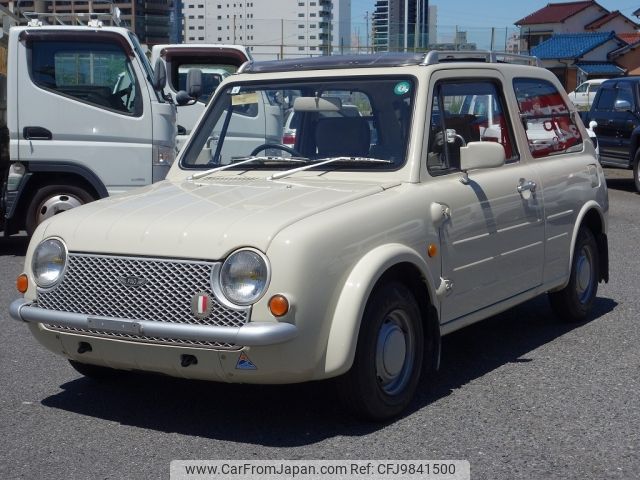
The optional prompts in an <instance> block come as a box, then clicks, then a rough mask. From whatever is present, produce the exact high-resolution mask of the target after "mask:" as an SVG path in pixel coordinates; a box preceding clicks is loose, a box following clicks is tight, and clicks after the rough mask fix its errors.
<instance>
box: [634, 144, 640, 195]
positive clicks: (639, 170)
mask: <svg viewBox="0 0 640 480" xmlns="http://www.w3.org/2000/svg"><path fill="white" fill-rule="evenodd" d="M633 181H634V183H635V184H636V192H638V193H640V150H638V151H637V152H636V158H635V160H634V161H633Z"/></svg>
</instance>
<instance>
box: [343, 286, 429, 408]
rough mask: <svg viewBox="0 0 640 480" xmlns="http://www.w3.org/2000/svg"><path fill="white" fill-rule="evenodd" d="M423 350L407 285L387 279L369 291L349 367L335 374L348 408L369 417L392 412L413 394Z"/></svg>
mask: <svg viewBox="0 0 640 480" xmlns="http://www.w3.org/2000/svg"><path fill="white" fill-rule="evenodd" d="M423 350H424V334H423V326H422V318H421V315H420V308H419V306H418V303H417V301H416V299H415V297H414V296H413V294H412V293H411V291H410V290H409V289H408V288H407V287H406V286H404V285H403V284H401V283H398V282H390V283H387V284H384V285H381V286H380V287H378V288H376V289H375V290H374V292H373V293H372V296H371V299H370V300H369V302H368V304H367V306H366V308H365V312H364V315H363V318H362V324H361V326H360V333H359V335H358V343H357V346H356V353H355V358H354V361H353V365H352V367H351V370H349V372H347V373H346V374H345V375H343V376H342V377H340V378H339V379H337V386H338V389H339V391H338V393H339V394H340V396H341V397H342V399H343V401H344V403H345V406H346V407H347V408H348V409H349V410H351V411H352V412H353V413H354V414H356V415H357V416H360V417H364V418H366V419H371V420H384V419H387V418H391V417H394V416H396V415H398V414H399V413H400V412H402V410H404V409H405V408H406V407H407V405H409V403H410V402H411V400H412V399H413V396H414V393H415V391H416V387H417V385H418V381H419V379H420V372H421V369H422V358H423Z"/></svg>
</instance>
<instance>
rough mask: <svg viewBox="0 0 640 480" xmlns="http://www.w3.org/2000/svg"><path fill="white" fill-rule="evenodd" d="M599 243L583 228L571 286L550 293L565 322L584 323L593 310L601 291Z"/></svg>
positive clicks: (574, 256)
mask: <svg viewBox="0 0 640 480" xmlns="http://www.w3.org/2000/svg"><path fill="white" fill-rule="evenodd" d="M598 267H599V258H598V246H597V245H596V239H595V237H594V236H593V233H591V230H589V229H588V228H585V227H580V230H579V231H578V238H577V239H576V246H575V249H574V252H573V262H572V263H571V277H570V279H569V283H568V285H567V286H566V287H565V288H563V289H562V290H559V291H557V292H550V293H549V302H550V303H551V308H552V309H553V311H554V312H555V314H556V315H557V316H558V317H559V318H560V319H561V320H563V321H565V322H581V321H583V320H585V319H586V317H587V315H588V314H589V312H590V311H591V307H592V306H593V301H594V299H595V298H596V293H598V278H600V276H599V272H598Z"/></svg>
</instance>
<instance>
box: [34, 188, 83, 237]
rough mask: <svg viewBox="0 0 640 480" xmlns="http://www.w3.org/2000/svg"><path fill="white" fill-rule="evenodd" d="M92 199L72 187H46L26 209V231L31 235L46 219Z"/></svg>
mask: <svg viewBox="0 0 640 480" xmlns="http://www.w3.org/2000/svg"><path fill="white" fill-rule="evenodd" d="M93 200H94V198H93V197H92V196H91V195H90V194H89V193H88V192H86V191H85V190H84V189H82V188H80V187H76V186H74V185H48V186H45V187H42V188H40V189H39V190H38V192H37V193H36V194H35V195H34V196H33V199H32V200H31V203H30V204H29V208H28V209H27V218H26V222H25V223H26V225H25V227H26V230H27V233H28V234H29V235H32V234H33V232H34V231H35V229H36V227H37V226H38V225H40V224H41V223H42V222H44V221H45V220H46V219H48V218H51V217H53V216H54V215H57V214H59V213H62V212H66V211H67V210H70V209H72V208H75V207H79V206H80V205H84V204H85V203H88V202H91V201H93Z"/></svg>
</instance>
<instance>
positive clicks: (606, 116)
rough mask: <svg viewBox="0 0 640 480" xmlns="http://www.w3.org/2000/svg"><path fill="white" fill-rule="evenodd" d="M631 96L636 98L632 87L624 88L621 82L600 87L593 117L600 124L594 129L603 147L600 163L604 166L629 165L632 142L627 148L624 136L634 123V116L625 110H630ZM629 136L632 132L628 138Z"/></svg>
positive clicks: (625, 86)
mask: <svg viewBox="0 0 640 480" xmlns="http://www.w3.org/2000/svg"><path fill="white" fill-rule="evenodd" d="M630 97H633V95H632V92H631V90H630V86H629V85H622V82H611V83H605V84H604V85H602V87H600V92H599V94H598V96H597V98H596V101H595V104H594V108H593V109H592V115H591V117H592V120H595V121H596V123H597V124H598V126H597V127H596V128H595V129H594V130H595V133H596V136H597V137H598V145H599V146H600V161H601V162H602V163H603V164H609V165H615V166H626V165H627V164H628V157H629V153H628V142H629V140H628V139H627V149H625V142H624V136H625V130H629V127H630V126H631V125H632V124H633V118H632V117H633V114H631V113H629V112H628V111H626V110H627V109H628V108H630V107H631V104H630V102H629V99H630ZM632 101H633V100H632ZM632 130H633V129H631V131H632ZM630 136H631V133H630V131H629V135H628V137H630Z"/></svg>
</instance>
